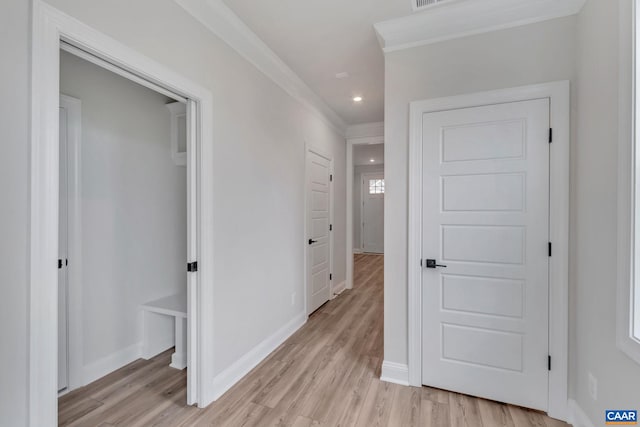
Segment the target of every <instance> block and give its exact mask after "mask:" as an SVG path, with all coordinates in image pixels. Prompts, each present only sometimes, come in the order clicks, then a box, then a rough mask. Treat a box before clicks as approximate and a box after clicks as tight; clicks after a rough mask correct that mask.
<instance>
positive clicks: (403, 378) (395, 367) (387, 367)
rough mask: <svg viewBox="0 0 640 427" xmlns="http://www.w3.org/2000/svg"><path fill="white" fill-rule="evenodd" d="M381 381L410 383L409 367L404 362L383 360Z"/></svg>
mask: <svg viewBox="0 0 640 427" xmlns="http://www.w3.org/2000/svg"><path fill="white" fill-rule="evenodd" d="M380 380H381V381H386V382H388V383H394V384H400V385H407V386H408V385H409V367H408V366H407V365H404V364H402V363H395V362H388V361H386V360H385V361H384V362H382V375H380Z"/></svg>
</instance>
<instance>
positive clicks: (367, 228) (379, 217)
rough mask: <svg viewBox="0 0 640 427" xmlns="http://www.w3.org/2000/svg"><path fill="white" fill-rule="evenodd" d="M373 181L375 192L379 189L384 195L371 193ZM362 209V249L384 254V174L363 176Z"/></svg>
mask: <svg viewBox="0 0 640 427" xmlns="http://www.w3.org/2000/svg"><path fill="white" fill-rule="evenodd" d="M371 181H374V182H373V184H374V186H373V187H374V188H376V190H375V191H380V190H378V189H379V188H381V189H382V191H383V192H382V193H380V192H378V193H376V192H374V193H372V192H371V191H370V188H371V185H370V184H371V183H372V182H371ZM377 183H381V184H382V185H381V186H380V185H378V186H376V185H375V184H377ZM361 191H362V209H361V210H360V216H361V226H362V228H361V230H362V245H361V247H362V249H363V251H364V252H368V253H378V254H381V253H383V252H384V173H383V172H377V173H366V174H362V187H361Z"/></svg>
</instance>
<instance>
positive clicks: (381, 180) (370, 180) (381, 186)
mask: <svg viewBox="0 0 640 427" xmlns="http://www.w3.org/2000/svg"><path fill="white" fill-rule="evenodd" d="M372 181H373V185H372V184H371V182H372ZM375 181H380V182H381V184H380V185H377V183H376V182H375ZM372 188H373V189H374V191H373V193H372V192H371V189H372ZM378 189H380V190H382V191H377V190H378ZM383 194H384V178H380V179H371V178H369V195H370V196H379V195H383Z"/></svg>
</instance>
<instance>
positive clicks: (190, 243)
mask: <svg viewBox="0 0 640 427" xmlns="http://www.w3.org/2000/svg"><path fill="white" fill-rule="evenodd" d="M197 120H199V119H198V117H197V106H196V103H195V101H193V100H191V99H188V100H187V118H186V123H187V124H186V129H184V130H182V131H183V132H186V134H187V135H186V141H187V147H186V149H187V153H186V157H187V189H186V190H187V262H189V263H191V262H197V260H198V214H197V212H198V188H197V176H198V175H197V172H198V171H197V169H196V168H197V167H198V162H197V153H196V147H197V142H198V138H199V137H200V135H198V134H197V133H196V132H194V130H195V129H197ZM186 274H187V405H195V404H197V403H198V401H199V398H200V397H199V394H198V392H199V389H198V375H199V368H200V367H199V366H198V358H197V354H198V328H197V326H198V321H197V319H198V272H197V268H196V271H193V272H187V273H186ZM177 338H178V337H176V339H177ZM203 345H204V344H203Z"/></svg>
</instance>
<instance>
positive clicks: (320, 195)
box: [307, 151, 331, 314]
mask: <svg viewBox="0 0 640 427" xmlns="http://www.w3.org/2000/svg"><path fill="white" fill-rule="evenodd" d="M330 225H331V160H329V159H327V158H325V157H323V156H321V155H319V154H316V153H315V152H313V151H307V236H308V237H307V314H311V313H313V312H314V311H316V310H317V309H318V308H319V307H320V306H321V305H322V304H324V303H325V302H327V301H329V298H330V297H331V234H330Z"/></svg>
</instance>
